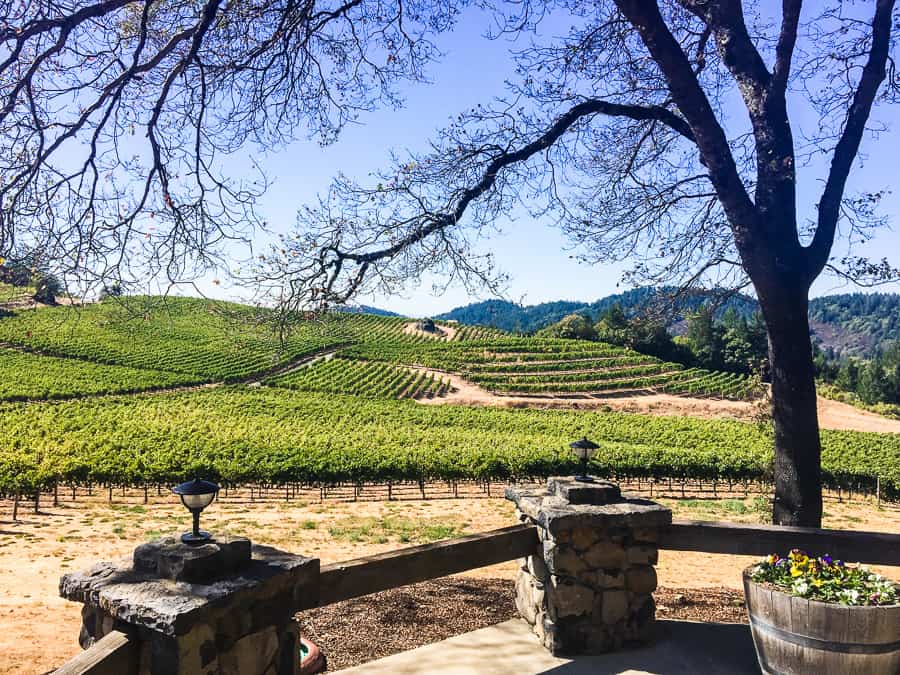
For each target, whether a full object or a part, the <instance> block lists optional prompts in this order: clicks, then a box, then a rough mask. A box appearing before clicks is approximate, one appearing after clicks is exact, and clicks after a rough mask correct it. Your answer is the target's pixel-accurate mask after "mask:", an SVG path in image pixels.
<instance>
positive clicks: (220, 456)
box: [0, 298, 900, 495]
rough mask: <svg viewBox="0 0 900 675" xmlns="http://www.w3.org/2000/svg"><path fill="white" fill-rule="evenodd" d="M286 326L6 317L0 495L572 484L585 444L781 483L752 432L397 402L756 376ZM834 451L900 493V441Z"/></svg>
mask: <svg viewBox="0 0 900 675" xmlns="http://www.w3.org/2000/svg"><path fill="white" fill-rule="evenodd" d="M274 319H275V317H274V316H272V315H271V314H269V313H268V312H266V311H263V310H257V309H253V308H250V307H245V306H241V305H234V304H229V303H221V302H210V301H206V300H200V299H189V298H180V299H169V300H167V301H165V302H163V301H161V300H160V299H154V298H138V299H132V300H131V301H130V302H129V303H127V304H125V305H123V304H120V303H119V302H117V301H106V302H104V303H99V304H95V305H86V306H84V307H78V308H63V307H53V308H40V309H27V310H18V311H15V312H13V313H12V314H10V315H7V316H4V317H2V318H0V341H3V342H5V343H6V346H5V347H2V348H0V367H2V368H3V372H4V374H5V375H6V377H5V378H4V381H3V383H2V385H0V427H2V428H3V429H4V442H3V443H2V444H0V493H2V494H13V493H15V494H29V493H33V491H35V490H37V489H48V488H50V487H52V486H54V485H58V484H84V483H94V484H96V483H104V484H109V485H148V484H159V483H171V482H174V481H177V480H181V479H183V478H190V477H193V476H195V475H200V474H202V475H205V476H209V477H212V478H217V479H219V480H222V481H226V482H228V483H246V482H255V483H266V484H269V485H272V484H286V483H316V484H328V483H332V482H335V481H369V480H378V481H398V480H429V479H440V480H458V479H467V478H468V479H472V478H476V479H484V478H492V479H507V478H535V477H540V476H546V475H549V474H552V473H557V472H560V471H568V470H570V469H571V468H572V467H571V456H570V455H569V453H568V452H567V451H566V449H565V445H566V443H568V442H569V441H571V439H573V438H576V437H579V436H582V435H585V434H587V435H588V436H591V437H592V438H593V439H594V440H596V441H597V442H599V443H601V447H602V450H601V452H600V453H598V455H597V456H596V457H595V459H594V467H593V469H594V470H595V471H597V472H600V473H603V474H607V475H615V476H620V477H621V476H655V477H672V478H705V479H709V478H714V479H723V480H744V479H757V480H765V479H767V477H768V476H769V475H770V466H771V460H772V457H771V452H772V451H771V448H772V439H771V430H769V429H765V428H761V427H760V426H758V425H753V424H746V423H740V422H730V421H724V420H699V419H689V418H683V417H648V416H640V415H629V414H624V413H621V414H620V413H602V412H584V411H577V410H571V411H551V410H502V409H490V408H474V407H466V406H455V405H454V406H424V405H420V404H419V403H418V402H416V401H413V400H393V399H398V398H403V399H420V400H421V399H423V398H434V397H440V396H446V395H448V394H450V393H452V391H451V390H450V380H449V378H450V375H449V374H451V373H452V374H454V375H455V376H458V377H462V378H465V379H468V380H469V381H471V382H473V383H476V384H478V385H480V386H482V387H484V388H486V389H488V390H490V391H493V392H495V393H497V394H498V395H511V394H514V395H517V396H528V395H540V396H549V395H553V396H604V395H611V394H613V395H614V394H617V393H630V394H632V395H640V394H641V393H646V392H654V391H670V392H675V393H688V394H693V395H708V396H717V397H722V396H730V397H741V396H747V395H752V383H751V382H750V381H749V380H747V379H746V378H740V377H737V376H732V375H726V374H721V373H710V372H704V371H700V370H695V369H685V368H682V367H680V366H677V365H674V364H668V363H665V362H662V361H659V360H657V359H653V358H650V357H647V356H643V355H640V354H637V353H636V352H632V351H630V350H627V349H623V348H620V347H615V346H611V345H607V344H603V343H596V342H582V341H577V340H554V339H537V338H523V337H517V336H513V335H509V334H506V333H503V332H502V331H498V330H495V329H483V328H466V327H460V326H454V325H452V324H440V323H439V324H438V326H437V332H435V333H426V332H423V331H421V330H418V329H417V327H416V323H415V322H413V321H411V320H409V319H404V318H401V317H387V316H373V315H365V314H349V313H335V314H330V315H326V316H317V317H297V318H296V319H295V320H293V321H292V324H291V325H290V331H289V332H288V333H286V334H283V335H280V334H279V332H278V331H275V330H273V328H272V326H273V321H274ZM198 383H210V385H211V386H210V387H207V388H197V387H195V386H193V385H196V384H198ZM228 383H230V384H228ZM251 385H252V386H251ZM154 389H158V390H160V391H156V392H153V391H148V390H154ZM136 392H144V393H142V394H141V395H126V394H131V393H136ZM60 398H63V399H69V400H65V401H52V400H48V399H60ZM823 443H824V455H823V460H824V471H825V478H826V481H827V482H828V484H829V485H834V486H837V485H848V484H854V485H859V484H864V485H870V484H872V483H873V481H874V477H875V476H878V477H879V479H880V481H881V485H882V488H883V493H884V494H885V495H895V494H896V492H897V489H898V486H900V475H898V473H897V472H898V470H900V462H898V457H900V445H898V444H900V436H898V435H896V434H894V435H888V434H862V433H854V432H823Z"/></svg>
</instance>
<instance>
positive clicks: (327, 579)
mask: <svg viewBox="0 0 900 675" xmlns="http://www.w3.org/2000/svg"><path fill="white" fill-rule="evenodd" d="M539 543H540V541H539V539H538V536H537V530H536V529H535V528H534V527H533V526H530V525H513V526H512V527H504V528H502V529H499V530H492V531H490V532H483V533H481V534H473V535H470V536H467V537H460V538H458V539H448V540H445V541H439V542H435V543H433V544H425V545H423V546H413V547H410V548H403V549H399V550H396V551H390V552H388V553H381V554H379V555H374V556H368V557H365V558H357V559H355V560H348V561H345V562H340V563H334V564H331V565H325V566H323V567H322V568H321V572H320V575H319V580H318V584H317V586H316V587H315V588H303V589H298V592H297V593H296V596H297V597H298V603H297V607H296V609H297V611H300V610H304V609H310V608H313V607H321V606H324V605H329V604H333V603H335V602H340V601H342V600H349V599H351V598H357V597H360V596H364V595H369V594H371V593H377V592H379V591H384V590H388V589H391V588H399V587H401V586H407V585H409V584H414V583H418V582H420V581H428V580H429V579H437V578H439V577H444V576H447V575H449V574H458V573H459V572H465V571H467V570H472V569H477V568H479V567H486V566H488V565H495V564H497V563H502V562H507V561H510V560H516V559H518V558H522V557H524V556H527V555H530V554H531V553H535V552H536V551H537V550H538V545H539ZM659 548H660V549H662V550H670V551H697V552H703V553H724V554H737V555H753V556H764V555H767V554H769V553H781V554H784V553H786V552H787V551H789V550H790V549H792V548H801V549H804V550H807V551H809V552H812V553H817V554H820V553H829V554H830V555H832V556H833V557H835V558H841V559H844V560H848V561H851V562H862V563H867V564H875V565H897V566H900V534H886V533H883V532H854V531H848V530H824V529H818V528H811V527H778V526H774V525H741V524H737V523H725V522H709V521H691V520H676V521H674V522H673V523H672V524H671V525H670V526H669V527H667V528H666V529H665V530H663V532H662V534H661V537H660V542H659ZM136 659H137V649H136V647H135V645H134V644H133V643H132V642H130V641H129V639H128V636H127V635H125V634H124V633H120V632H118V631H116V632H113V633H110V634H109V635H107V636H106V637H104V638H103V639H102V640H100V641H98V642H97V643H96V644H94V646H92V647H91V648H90V649H88V650H86V651H84V652H82V653H81V654H79V655H78V656H76V657H75V658H73V659H72V660H71V661H69V662H68V663H66V664H65V665H64V666H63V667H62V668H60V669H59V670H57V671H56V673H57V675H88V674H90V675H119V674H121V673H132V672H136V671H137V664H136Z"/></svg>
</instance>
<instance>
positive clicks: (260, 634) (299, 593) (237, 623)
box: [59, 537, 319, 675]
mask: <svg viewBox="0 0 900 675" xmlns="http://www.w3.org/2000/svg"><path fill="white" fill-rule="evenodd" d="M318 575H319V561H318V560H317V559H313V558H305V557H303V556H298V555H293V554H290V553H285V552H283V551H279V550H277V549H274V548H270V547H268V546H251V544H250V541H249V540H248V539H243V538H231V537H217V538H216V540H215V541H213V542H211V543H207V544H203V545H199V546H197V545H193V546H189V545H186V544H183V543H182V542H181V540H180V539H179V538H177V537H167V538H164V539H161V540H158V541H155V542H151V543H149V544H143V545H141V546H138V547H137V548H136V549H135V551H134V555H133V557H132V558H129V559H125V560H120V561H117V562H106V563H99V564H97V565H95V566H94V567H92V568H91V569H89V570H86V571H84V572H77V573H73V574H66V575H64V576H63V577H62V578H61V579H60V583H59V590H60V595H62V596H63V597H64V598H67V599H69V600H76V601H79V602H83V603H85V604H84V608H83V609H82V628H81V635H80V636H79V642H80V643H81V646H82V647H83V648H87V647H89V646H90V645H92V644H93V643H94V642H95V641H96V640H98V639H99V638H101V637H103V636H104V635H106V634H107V633H109V632H111V631H113V630H120V631H123V632H126V633H128V634H129V635H130V636H131V638H132V640H135V641H136V642H138V644H139V650H140V659H139V667H138V670H137V672H138V673H140V674H141V675H157V674H159V675H162V674H165V675H297V673H299V661H300V639H299V631H298V625H297V622H296V621H295V620H294V614H295V608H296V607H298V606H300V603H301V599H302V598H303V597H304V595H306V594H313V593H317V586H316V584H317V582H318ZM122 675H131V674H130V673H123V674H122Z"/></svg>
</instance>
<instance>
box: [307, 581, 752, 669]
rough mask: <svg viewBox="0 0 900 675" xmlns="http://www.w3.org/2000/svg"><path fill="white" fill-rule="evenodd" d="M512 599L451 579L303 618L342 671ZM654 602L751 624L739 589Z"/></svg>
mask: <svg viewBox="0 0 900 675" xmlns="http://www.w3.org/2000/svg"><path fill="white" fill-rule="evenodd" d="M514 593H515V589H514V584H513V580H512V579H507V578H499V579H478V580H477V581H476V580H473V579H467V578H464V577H447V578H445V579H436V580H434V581H427V582H425V583H421V584H415V585H413V586H407V587H405V588H398V589H394V590H390V591H384V592H382V593H375V594H374V595H370V596H367V597H363V598H356V599H354V600H348V601H346V602H339V603H337V604H334V605H331V606H328V607H323V608H321V609H317V610H313V611H310V612H304V613H303V614H302V615H301V617H300V619H301V622H302V630H303V632H304V633H305V634H306V635H307V636H308V637H309V638H310V639H311V640H313V641H314V642H315V643H316V644H317V645H319V647H320V648H321V649H322V651H324V652H325V654H326V656H327V658H328V667H329V670H340V669H342V668H350V667H351V666H356V665H359V664H361V663H366V662H367V661H374V660H375V659H380V658H384V657H386V656H390V655H391V654H397V653H399V652H402V651H407V650H410V649H415V648H416V647H421V646H423V645H427V644H432V643H434V642H439V641H441V640H446V639H447V638H449V637H453V636H454V635H460V634H462V633H467V632H469V631H473V630H478V629H479V628H484V627H486V626H492V625H494V624H497V623H500V622H501V621H506V620H508V619H512V618H514V617H516V616H517V614H516V608H515V602H514V601H513V597H514ZM654 599H655V600H656V604H657V607H656V611H657V616H658V617H659V618H661V619H680V620H684V621H717V622H723V623H747V614H746V609H745V608H744V594H743V593H742V592H739V591H735V590H731V589H727V588H722V589H703V590H697V589H689V588H659V589H657V591H656V593H654ZM373 636H377V639H373Z"/></svg>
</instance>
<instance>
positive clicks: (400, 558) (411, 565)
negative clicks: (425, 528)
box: [300, 525, 539, 609]
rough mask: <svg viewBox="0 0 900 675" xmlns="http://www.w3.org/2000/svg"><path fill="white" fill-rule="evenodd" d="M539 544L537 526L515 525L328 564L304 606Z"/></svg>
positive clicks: (492, 560) (489, 561) (482, 563)
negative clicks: (316, 589)
mask: <svg viewBox="0 0 900 675" xmlns="http://www.w3.org/2000/svg"><path fill="white" fill-rule="evenodd" d="M538 543H539V542H538V537H537V530H535V528H534V527H532V526H530V525H513V526H512V527H504V528H502V529H499V530H492V531H490V532H483V533H481V534H473V535H470V536H468V537H460V538H459V539H447V540H445V541H439V542H435V543H433V544H425V545H423V546H413V547H410V548H402V549H400V550H397V551H389V552H387V553H381V554H379V555H373V556H368V557H365V558H357V559H356V560H348V561H346V562H341V563H335V564H333V565H325V566H323V567H322V569H321V572H320V573H319V594H318V598H315V597H313V598H308V599H307V600H306V602H305V603H304V606H303V607H300V609H308V608H310V607H316V606H320V607H321V606H323V605H330V604H332V603H334V602H340V601H341V600H349V599H350V598H357V597H359V596H362V595H369V594H370V593H377V592H378V591H384V590H388V589H390V588H399V587H400V586H408V585H409V584H415V583H418V582H420V581H428V580H429V579H437V578H439V577H445V576H447V575H448V574H457V573H459V572H465V571H467V570H472V569H478V568H479V567H487V566H488V565H495V564H497V563H502V562H507V561H509V560H515V559H517V558H522V557H524V556H527V555H530V554H531V553H534V551H535V550H536V549H537V546H538Z"/></svg>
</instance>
